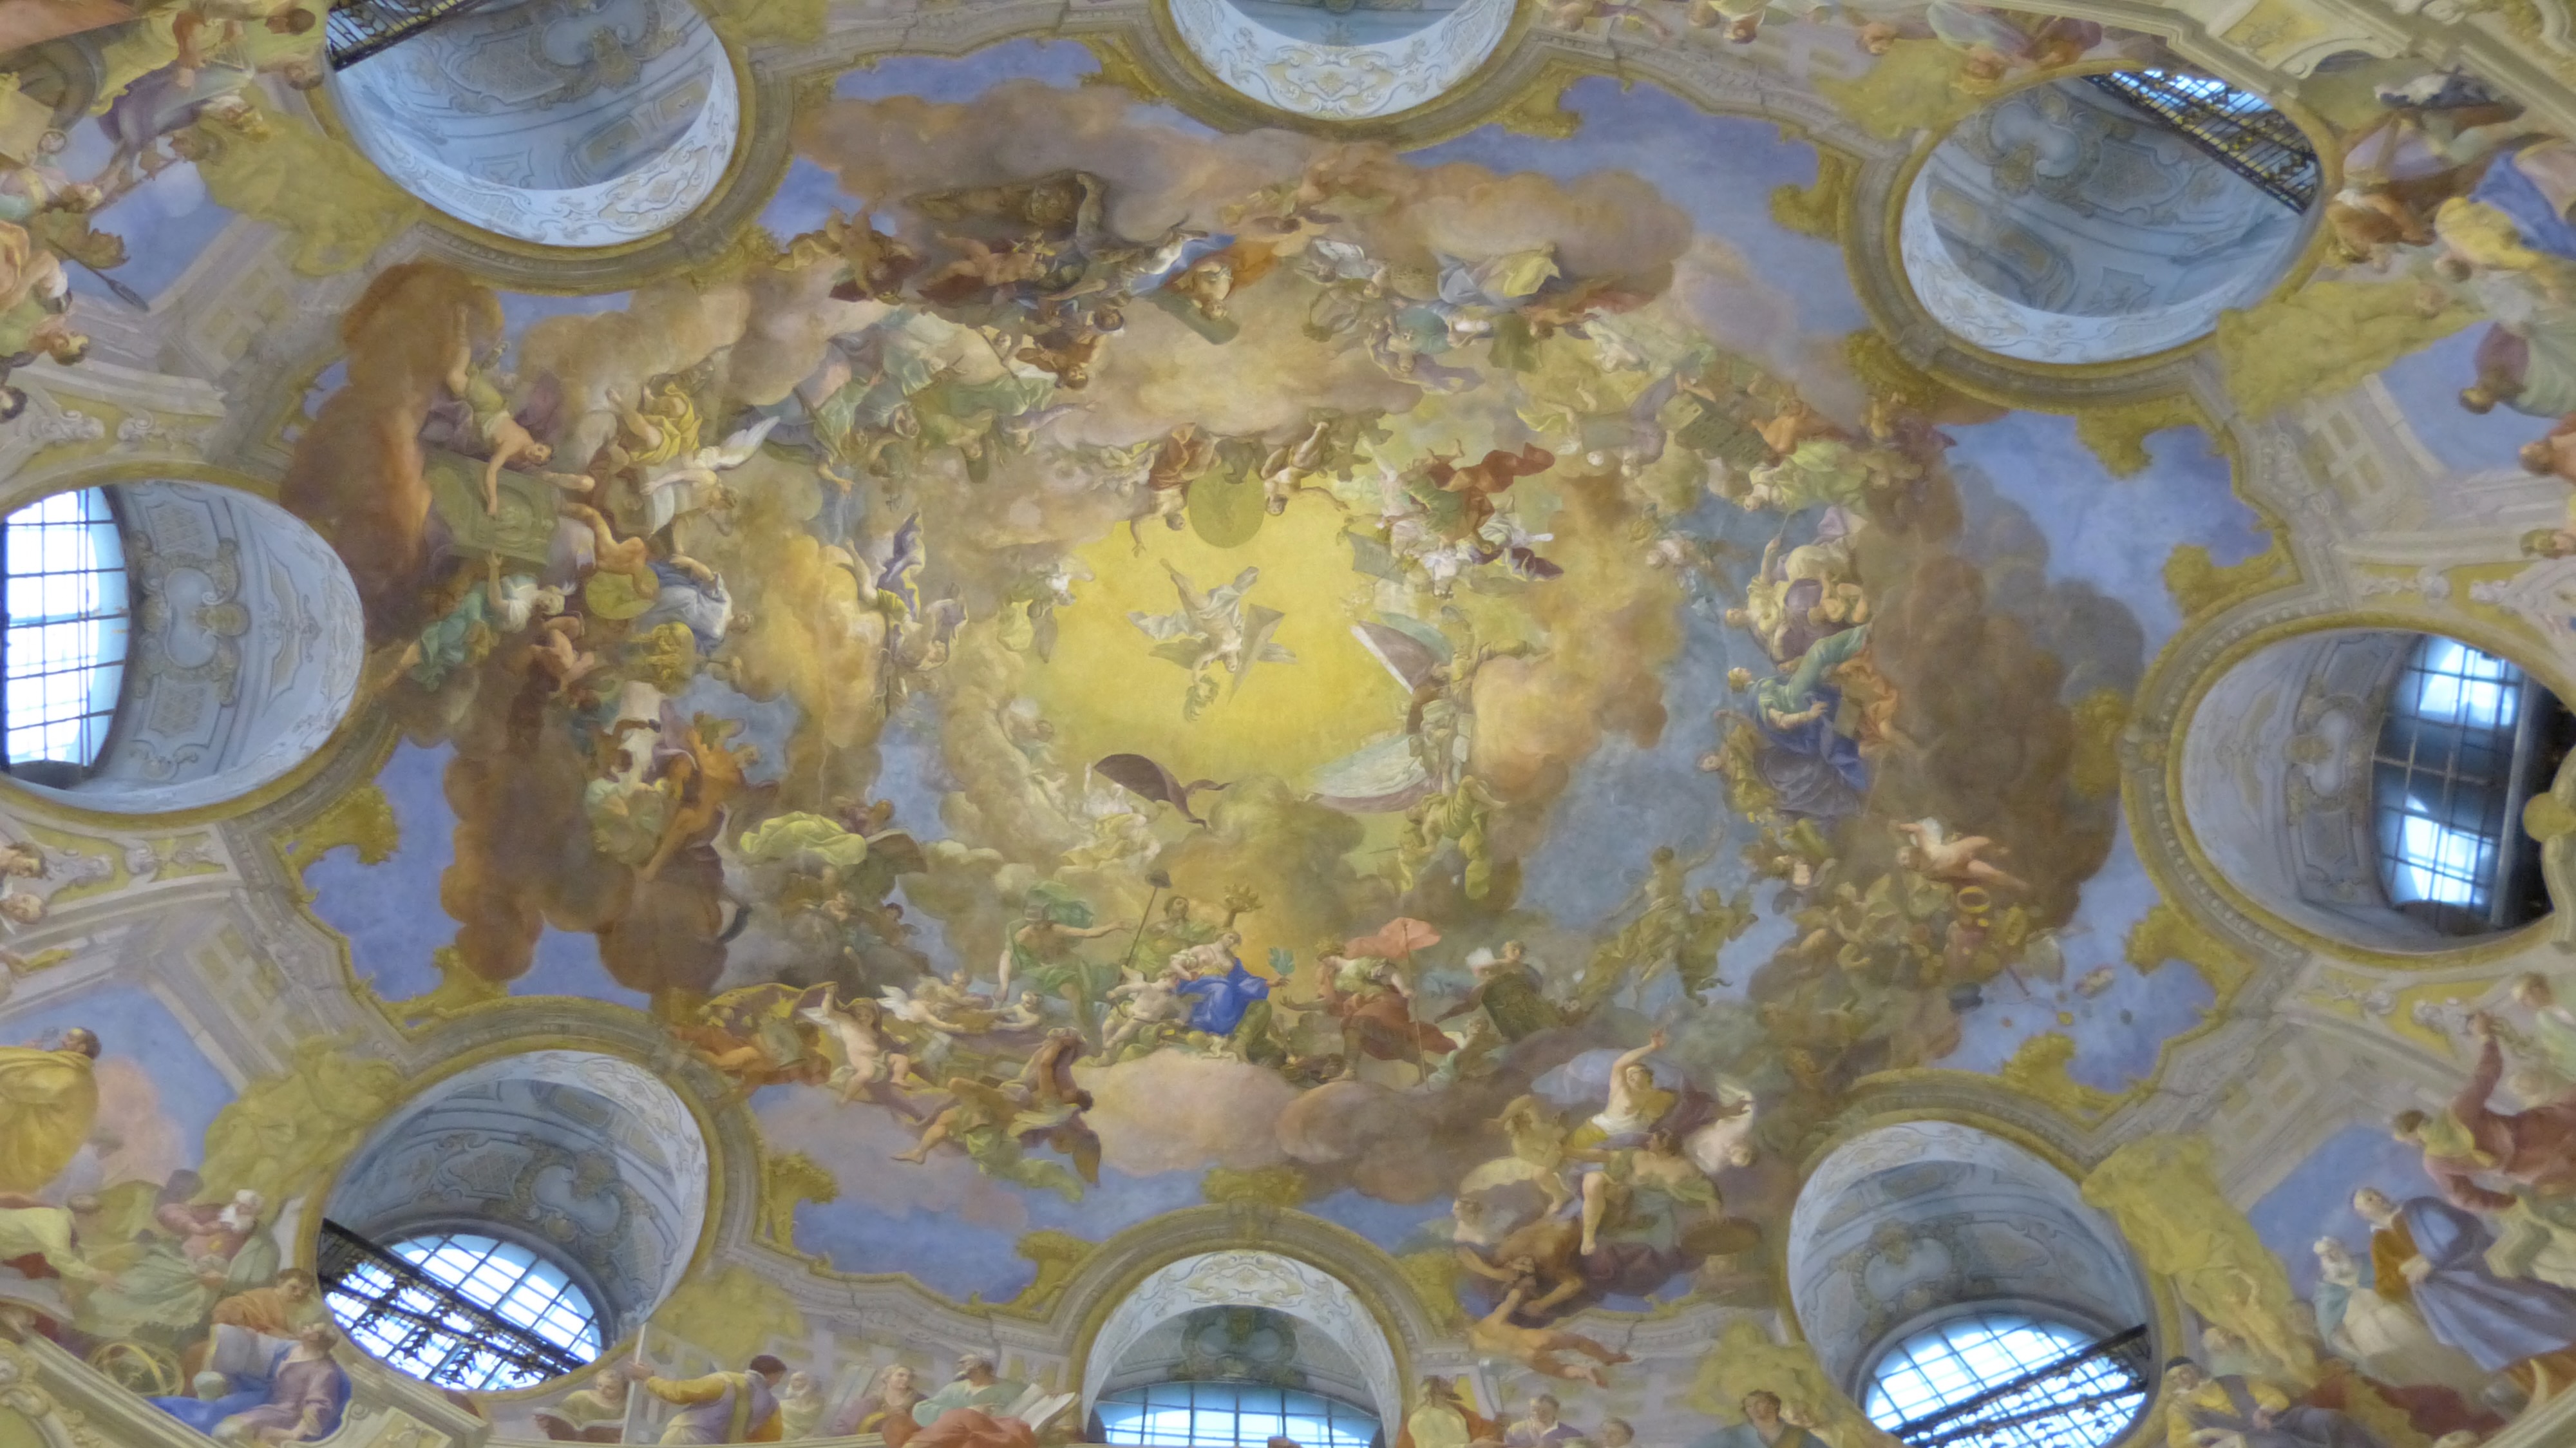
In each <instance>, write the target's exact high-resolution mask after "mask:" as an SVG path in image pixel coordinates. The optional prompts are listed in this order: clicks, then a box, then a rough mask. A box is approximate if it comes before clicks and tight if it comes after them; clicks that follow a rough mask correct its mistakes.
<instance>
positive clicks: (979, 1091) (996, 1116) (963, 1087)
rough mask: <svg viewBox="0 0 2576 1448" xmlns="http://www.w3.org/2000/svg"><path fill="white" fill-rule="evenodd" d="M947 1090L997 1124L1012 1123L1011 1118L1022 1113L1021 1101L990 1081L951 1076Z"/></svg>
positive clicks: (962, 1102)
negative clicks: (1014, 1098)
mask: <svg viewBox="0 0 2576 1448" xmlns="http://www.w3.org/2000/svg"><path fill="white" fill-rule="evenodd" d="M947 1091H948V1094H949V1095H951V1096H954V1097H956V1098H957V1101H958V1104H960V1105H963V1106H971V1107H973V1108H974V1109H975V1110H977V1111H979V1112H981V1113H982V1114H983V1115H984V1118H985V1119H986V1120H988V1121H991V1122H993V1123H994V1124H995V1125H997V1126H1006V1125H1008V1124H1010V1120H1011V1118H1012V1117H1014V1116H1017V1115H1019V1114H1020V1103H1019V1102H1018V1101H1015V1100H1013V1099H1012V1098H1011V1096H1010V1093H1008V1092H1006V1091H1004V1090H1003V1089H1002V1088H1000V1087H998V1086H994V1085H992V1084H990V1083H988V1082H983V1081H977V1080H975V1079H973V1078H971V1077H967V1076H951V1077H949V1078H948V1086H947Z"/></svg>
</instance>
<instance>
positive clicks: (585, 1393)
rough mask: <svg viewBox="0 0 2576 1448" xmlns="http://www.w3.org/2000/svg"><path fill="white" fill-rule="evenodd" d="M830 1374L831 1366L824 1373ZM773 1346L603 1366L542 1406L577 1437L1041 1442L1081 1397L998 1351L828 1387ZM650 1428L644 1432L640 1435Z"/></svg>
mask: <svg viewBox="0 0 2576 1448" xmlns="http://www.w3.org/2000/svg"><path fill="white" fill-rule="evenodd" d="M824 1376H828V1374H826V1375H824ZM824 1376H818V1375H817V1374H815V1373H813V1372H808V1371H790V1370H789V1368H788V1366H787V1364H786V1363H785V1362H784V1361H782V1360H781V1359H779V1358H777V1357H774V1356H772V1355H770V1354H768V1353H762V1354H760V1355H759V1356H756V1357H754V1358H752V1359H751V1360H750V1361H749V1362H747V1363H745V1364H744V1365H743V1366H742V1368H741V1369H740V1370H738V1371H736V1370H728V1369H718V1370H716V1371H714V1372H708V1373H700V1374H696V1375H693V1376H686V1377H681V1376H668V1377H666V1376H664V1375H663V1374H662V1373H661V1372H660V1371H659V1370H658V1369H656V1368H655V1367H654V1365H653V1364H651V1363H649V1362H646V1361H644V1360H643V1359H641V1358H637V1359H635V1360H632V1361H629V1362H624V1363H620V1364H618V1365H617V1366H615V1367H612V1368H603V1369H601V1370H600V1371H599V1372H598V1374H597V1375H596V1376H594V1377H593V1378H592V1380H591V1383H590V1385H589V1386H587V1387H584V1388H581V1389H578V1390H576V1391H573V1392H571V1393H567V1394H565V1395H564V1396H562V1397H560V1398H557V1399H554V1400H553V1401H552V1402H550V1403H548V1404H547V1405H546V1406H545V1407H543V1408H540V1409H538V1410H537V1411H536V1413H535V1415H534V1420H535V1423H536V1426H537V1427H538V1429H539V1430H540V1431H542V1432H543V1433H544V1434H545V1435H546V1436H547V1437H548V1438H549V1439H553V1440H556V1441H561V1442H577V1443H620V1442H654V1443H669V1444H698V1445H706V1444H717V1443H777V1442H789V1443H798V1442H803V1441H805V1440H807V1439H809V1438H844V1437H854V1436H858V1435H862V1434H877V1435H880V1436H882V1437H883V1438H884V1439H885V1443H886V1448H908V1445H912V1444H921V1445H924V1448H1036V1444H1037V1442H1038V1438H1037V1435H1038V1433H1039V1432H1040V1431H1042V1430H1046V1429H1048V1428H1050V1427H1051V1426H1056V1427H1058V1428H1059V1431H1060V1425H1058V1424H1057V1419H1058V1417H1059V1415H1060V1414H1062V1413H1063V1411H1064V1410H1065V1408H1067V1407H1068V1406H1070V1405H1071V1403H1072V1401H1073V1400H1072V1398H1071V1396H1070V1395H1050V1394H1047V1393H1044V1392H1042V1391H1038V1390H1036V1389H1033V1388H1031V1387H1030V1385H1028V1384H1027V1383H1024V1382H1020V1381H1018V1380H1016V1379H1012V1378H1006V1377H1003V1376H1002V1375H1001V1373H1000V1370H999V1369H998V1368H997V1367H996V1366H995V1364H994V1361H993V1359H992V1358H991V1357H989V1356H986V1355H985V1354H983V1353H966V1354H964V1355H962V1356H960V1357H959V1358H958V1359H957V1364H956V1369H955V1372H954V1374H953V1375H952V1376H951V1378H950V1380H949V1382H948V1384H947V1386H945V1387H942V1388H940V1389H939V1390H938V1391H936V1392H930V1393H925V1392H923V1391H922V1390H921V1386H920V1381H919V1378H920V1375H919V1374H918V1373H916V1372H915V1371H914V1369H913V1368H912V1367H911V1366H910V1365H908V1364H904V1363H893V1364H889V1365H887V1366H885V1367H883V1368H881V1369H878V1370H877V1371H876V1372H875V1373H874V1375H873V1376H868V1375H865V1374H861V1375H859V1376H857V1377H856V1378H854V1379H852V1380H849V1381H844V1382H842V1383H840V1384H837V1385H835V1386H831V1387H827V1386H826V1384H825V1382H824ZM630 1429H640V1430H641V1431H642V1432H643V1434H644V1435H645V1436H644V1437H642V1438H629V1437H627V1436H626V1435H627V1433H628V1431H629V1430H630Z"/></svg>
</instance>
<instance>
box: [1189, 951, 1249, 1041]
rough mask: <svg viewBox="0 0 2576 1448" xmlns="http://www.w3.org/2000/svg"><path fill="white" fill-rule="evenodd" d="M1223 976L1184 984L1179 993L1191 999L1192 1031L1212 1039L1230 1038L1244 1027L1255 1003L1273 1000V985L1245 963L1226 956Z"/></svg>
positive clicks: (1229, 955) (1198, 979) (1206, 977)
mask: <svg viewBox="0 0 2576 1448" xmlns="http://www.w3.org/2000/svg"><path fill="white" fill-rule="evenodd" d="M1226 962H1227V964H1228V966H1229V967H1230V968H1229V969H1228V970H1227V971H1226V973H1225V974H1223V975H1202V976H1198V977H1195V978H1193V979H1190V980H1186V981H1183V982H1181V985H1180V993H1181V994H1182V995H1185V996H1189V997H1191V998H1192V1000H1191V1004H1190V1029H1191V1030H1193V1031H1204V1032H1206V1033H1207V1034H1208V1035H1211V1036H1231V1035H1233V1034H1234V1029H1235V1027H1237V1026H1240V1025H1242V1024H1243V1013H1244V1012H1245V1011H1248V1010H1250V1009H1252V1004H1253V1002H1255V1001H1263V1000H1268V999H1269V998H1270V982H1268V981H1266V980H1263V979H1262V978H1261V977H1259V976H1257V975H1254V974H1253V973H1252V972H1251V971H1249V970H1246V969H1244V967H1243V961H1242V960H1241V959H1240V958H1239V957H1237V956H1234V955H1232V954H1228V955H1227V956H1226Z"/></svg>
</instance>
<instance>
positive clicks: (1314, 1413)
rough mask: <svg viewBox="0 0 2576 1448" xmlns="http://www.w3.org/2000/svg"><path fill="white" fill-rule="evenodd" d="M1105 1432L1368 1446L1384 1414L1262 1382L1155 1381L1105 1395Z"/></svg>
mask: <svg viewBox="0 0 2576 1448" xmlns="http://www.w3.org/2000/svg"><path fill="white" fill-rule="evenodd" d="M1099 1413H1100V1423H1101V1427H1102V1429H1103V1435H1104V1436H1105V1437H1106V1438H1107V1439H1108V1441H1110V1442H1111V1443H1118V1444H1137V1445H1145V1448H1262V1445H1264V1444H1266V1443H1268V1442H1269V1441H1270V1440H1271V1439H1273V1438H1293V1439H1295V1440H1296V1441H1297V1443H1298V1445H1299V1448H1369V1444H1370V1443H1371V1442H1373V1441H1375V1439H1376V1438H1377V1436H1378V1420H1377V1415H1376V1414H1374V1413H1371V1412H1369V1411H1367V1410H1366V1409H1364V1408H1357V1407H1353V1406H1352V1405H1351V1404H1349V1403H1345V1402H1341V1401H1338V1400H1336V1399H1333V1398H1327V1397H1324V1396H1323V1395H1322V1394H1319V1393H1304V1392H1299V1391H1297V1390H1296V1389H1294V1388H1273V1387H1266V1386H1264V1385H1262V1384H1259V1383H1220V1382H1184V1383H1155V1384H1153V1385H1151V1386H1150V1387H1142V1388H1128V1389H1126V1390H1124V1391H1122V1392H1116V1393H1111V1394H1109V1395H1108V1396H1107V1397H1104V1398H1102V1399H1101V1400H1100V1407H1099Z"/></svg>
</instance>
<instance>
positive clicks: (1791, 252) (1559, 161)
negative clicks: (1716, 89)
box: [1406, 76, 1869, 336]
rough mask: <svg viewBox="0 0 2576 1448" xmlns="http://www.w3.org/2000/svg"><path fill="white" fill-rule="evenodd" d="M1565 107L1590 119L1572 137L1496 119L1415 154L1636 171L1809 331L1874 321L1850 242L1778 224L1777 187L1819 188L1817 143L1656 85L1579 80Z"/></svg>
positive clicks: (1428, 161)
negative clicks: (1864, 305) (1846, 262)
mask: <svg viewBox="0 0 2576 1448" xmlns="http://www.w3.org/2000/svg"><path fill="white" fill-rule="evenodd" d="M1563 103H1564V105H1565V107H1566V108H1567V109H1568V110H1571V111H1574V112H1576V113H1577V114H1579V115H1581V116H1582V117H1583V127H1582V129H1581V130H1578V131H1576V132H1575V133H1574V135H1573V136H1572V137H1571V138H1570V139H1567V140H1562V141H1554V140H1546V139H1543V138H1540V137H1536V136H1525V135H1516V134H1514V133H1512V132H1509V131H1506V130H1504V129H1503V128H1502V127H1500V126H1485V127H1482V128H1480V129H1477V130H1474V131H1470V132H1468V133H1467V134H1466V135H1463V136H1460V137H1458V138H1457V139H1456V140H1453V141H1448V142H1445V143H1443V144H1441V145H1437V146H1430V147H1426V148H1424V149H1422V150H1418V151H1413V152H1410V153H1408V154H1407V156H1406V159H1407V160H1409V161H1412V162H1413V163H1414V164H1416V165H1421V166H1436V165H1440V164H1443V163H1445V162H1450V161H1471V162H1474V163H1476V164H1477V165H1480V166H1486V167H1490V168H1492V169H1493V170H1497V171H1536V172H1538V173H1540V174H1542V175H1546V176H1553V177H1556V178H1557V179H1559V180H1564V181H1571V180H1573V179H1575V178H1576V177H1579V176H1583V175H1586V174H1589V173H1592V172H1596V171H1604V170H1625V171H1630V172H1633V173H1635V174H1636V175H1638V176H1640V177H1643V178H1644V179H1646V180H1648V181H1651V182H1653V183H1654V184H1655V186H1656V187H1657V188H1658V189H1659V190H1661V191H1662V192H1663V193H1664V196H1665V198H1666V199H1667V200H1670V201H1671V202H1672V203H1673V204H1674V205H1676V206H1679V207H1680V208H1681V209H1682V210H1684V211H1686V212H1688V213H1689V214H1690V216H1691V219H1692V220H1693V221H1695V222H1697V223H1698V225H1699V229H1700V230H1701V231H1703V232H1707V233H1709V234H1711V235H1715V236H1720V237H1724V238H1725V239H1726V240H1727V241H1728V242H1730V243H1732V244H1733V245H1734V247H1735V249H1736V250H1737V251H1738V252H1740V253H1742V254H1743V256H1744V258H1745V260H1746V261H1747V262H1749V263H1750V264H1751V265H1752V268H1753V270H1754V272H1756V273H1757V274H1758V275H1760V276H1761V277H1762V278H1763V279H1764V280H1765V281H1768V282H1769V283H1770V284H1771V285H1772V286H1773V287H1774V288H1776V289H1777V290H1779V291H1780V292H1781V293H1782V294H1784V295H1786V296H1788V297H1790V298H1792V299H1794V300H1795V301H1796V303H1797V307H1798V320H1799V324H1800V326H1801V328H1802V330H1805V331H1807V332H1811V333H1814V334H1817V335H1820V336H1836V335H1840V334H1841V333H1844V332H1850V331H1855V330H1857V329H1859V328H1861V327H1864V326H1867V325H1868V321H1869V319H1868V316H1867V314H1866V313H1865V312H1863V311H1862V309H1861V305H1860V299H1859V298H1858V297H1856V296H1854V295H1853V294H1852V288H1851V278H1850V275H1849V273H1848V272H1847V271H1846V270H1845V269H1844V266H1843V251H1842V248H1841V247H1839V246H1837V245H1835V244H1834V243H1832V242H1829V241H1824V240H1820V239H1818V238H1816V237H1812V236H1803V235H1800V234H1799V233H1797V232H1794V231H1789V230H1786V229H1784V228H1782V227H1780V226H1778V225H1777V224H1775V223H1774V222H1773V221H1772V220H1771V208H1770V204H1769V200H1768V198H1769V197H1770V194H1771V191H1772V189H1773V188H1774V187H1778V186H1784V185H1787V186H1810V185H1813V184H1815V180H1816V153H1815V148H1813V147H1812V146H1809V145H1807V144H1805V143H1804V142H1799V141H1788V140H1783V139H1781V136H1780V132H1779V128H1778V127H1776V126H1772V125H1769V124H1766V123H1764V122H1761V121H1753V120H1746V119H1743V118H1742V117H1737V116H1712V115H1708V114H1706V113H1704V112H1702V111H1699V110H1697V109H1695V108H1693V107H1692V106H1690V105H1688V104H1686V103H1685V102H1683V101H1681V100H1678V99H1676V98H1675V97H1674V96H1672V95H1671V94H1670V93H1668V92H1665V91H1663V90H1659V89H1657V88H1656V87H1654V86H1651V85H1639V86H1637V87H1636V88H1635V89H1633V90H1623V89H1621V88H1620V83H1619V82H1618V81H1616V80H1613V79H1611V78H1609V77H1607V76H1595V77H1591V78H1589V79H1585V80H1581V81H1577V82H1576V83H1575V84H1574V85H1573V86H1572V87H1571V88H1569V89H1568V90H1567V91H1566V93H1565V97H1564V102H1563Z"/></svg>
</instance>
